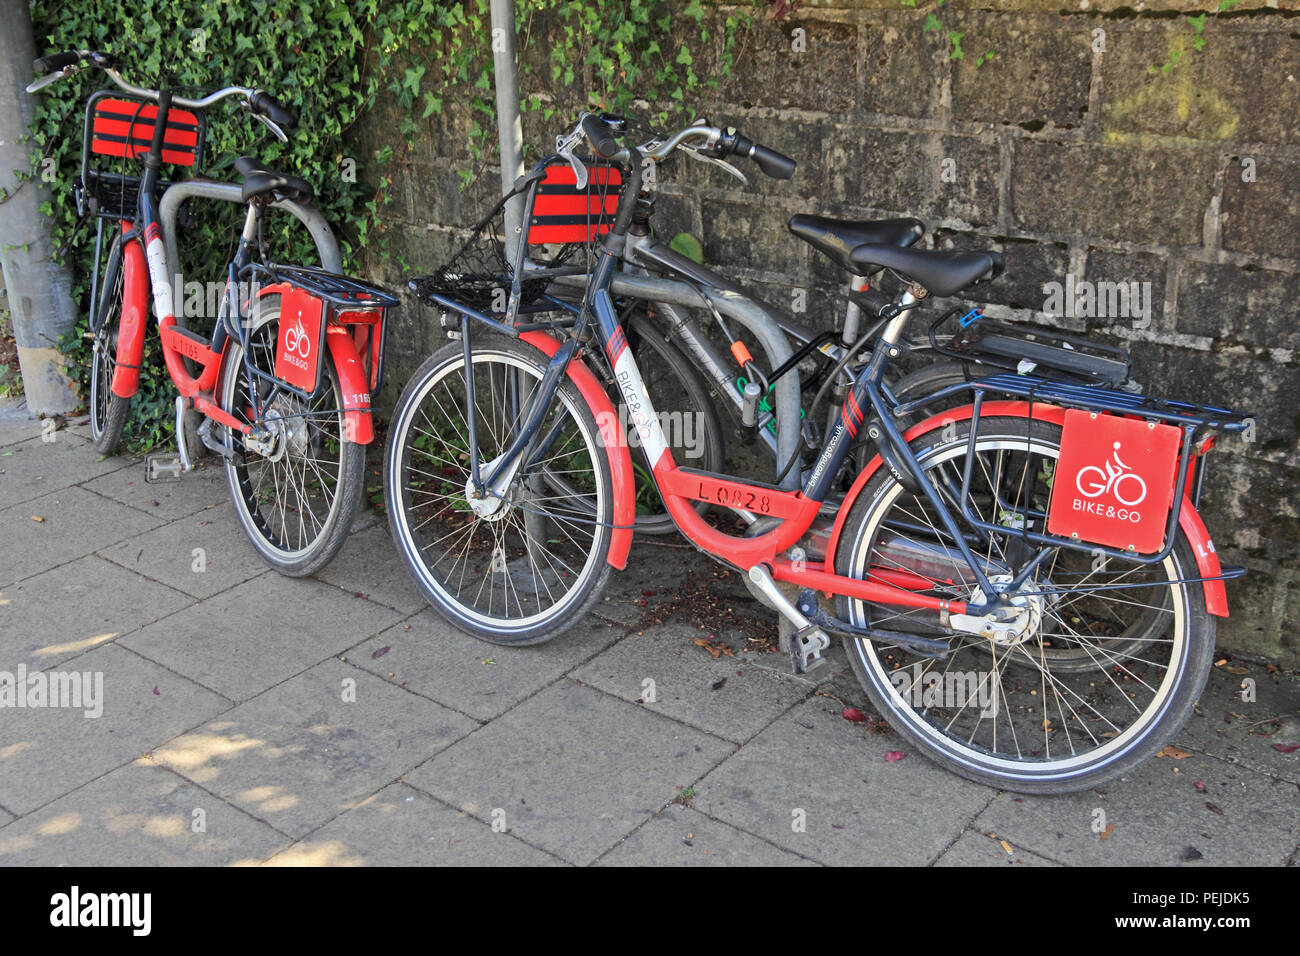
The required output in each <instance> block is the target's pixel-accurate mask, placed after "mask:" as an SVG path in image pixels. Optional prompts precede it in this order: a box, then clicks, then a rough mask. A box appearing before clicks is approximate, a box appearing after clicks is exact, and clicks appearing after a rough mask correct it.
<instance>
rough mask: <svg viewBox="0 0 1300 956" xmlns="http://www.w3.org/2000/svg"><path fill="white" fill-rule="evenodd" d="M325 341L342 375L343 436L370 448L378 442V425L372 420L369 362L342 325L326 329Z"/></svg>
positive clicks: (330, 326) (336, 368) (340, 375)
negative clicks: (368, 373)
mask: <svg viewBox="0 0 1300 956" xmlns="http://www.w3.org/2000/svg"><path fill="white" fill-rule="evenodd" d="M325 342H326V344H328V345H329V347H330V357H331V358H333V359H334V370H335V371H336V372H338V373H339V388H340V389H341V390H342V392H343V408H344V412H343V436H344V438H346V439H347V440H348V441H350V442H355V443H356V444H358V445H369V444H370V443H371V442H372V441H374V440H375V423H374V420H373V419H372V418H371V417H370V380H369V376H368V375H367V374H366V363H365V362H363V361H362V360H361V356H360V355H358V354H357V346H356V343H355V342H353V341H352V335H351V333H350V332H349V331H348V330H347V328H346V327H344V326H342V325H327V326H326V327H325Z"/></svg>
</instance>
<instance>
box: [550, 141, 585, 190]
mask: <svg viewBox="0 0 1300 956" xmlns="http://www.w3.org/2000/svg"><path fill="white" fill-rule="evenodd" d="M583 139H585V137H584V136H583V135H582V127H581V126H579V127H578V128H577V129H575V130H574V131H573V132H572V133H570V134H569V135H568V136H557V137H555V151H556V152H557V153H559V154H560V155H561V156H563V157H564V158H565V159H566V160H568V162H569V165H570V166H572V167H573V178H574V183H575V185H576V186H577V187H578V189H586V188H587V167H586V164H584V163H583V162H582V160H580V159H578V157H577V155H576V154H575V153H574V150H576V149H577V148H578V146H580V145H581V144H582V141H583Z"/></svg>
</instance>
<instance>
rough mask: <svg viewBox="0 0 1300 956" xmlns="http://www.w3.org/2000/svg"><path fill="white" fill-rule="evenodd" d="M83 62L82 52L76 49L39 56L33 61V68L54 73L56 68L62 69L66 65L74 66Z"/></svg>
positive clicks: (38, 71)
mask: <svg viewBox="0 0 1300 956" xmlns="http://www.w3.org/2000/svg"><path fill="white" fill-rule="evenodd" d="M80 62H81V54H80V53H78V52H76V51H75V50H73V51H71V52H69V53H47V54H46V55H45V56H42V57H37V58H36V59H35V60H33V61H32V69H33V70H34V71H35V72H36V73H53V72H54V71H55V70H61V69H63V68H64V67H65V66H72V65H74V64H76V63H80Z"/></svg>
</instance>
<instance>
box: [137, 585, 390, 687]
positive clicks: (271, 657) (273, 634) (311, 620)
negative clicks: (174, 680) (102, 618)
mask: <svg viewBox="0 0 1300 956" xmlns="http://www.w3.org/2000/svg"><path fill="white" fill-rule="evenodd" d="M397 617H398V614H397V612H396V611H394V610H392V609H391V608H387V607H384V606H383V605H380V604H374V603H372V602H370V601H367V600H365V599H364V598H357V597H354V596H353V595H351V594H346V593H344V592H343V591H340V590H339V589H338V588H333V587H330V586H329V585H328V584H321V583H320V582H319V581H312V580H308V579H304V578H286V577H283V576H281V575H279V574H275V573H273V572H272V573H268V574H264V575H262V576H260V577H257V578H254V579H253V580H251V581H247V582H245V583H244V584H241V585H239V586H238V587H234V588H231V589H230V590H228V591H224V592H222V593H221V594H218V595H217V596H216V597H213V598H210V599H209V600H207V601H203V602H201V603H199V604H195V605H193V606H191V607H189V608H187V609H186V610H183V611H180V612H178V613H176V614H173V615H172V616H171V617H168V618H166V619H164V620H162V621H159V622H158V623H157V624H152V625H150V626H149V627H146V628H143V629H141V630H139V631H136V632H134V633H133V634H129V635H127V636H126V637H124V638H121V639H120V640H121V643H122V644H123V645H124V646H126V647H129V648H131V649H132V650H135V651H138V652H139V653H141V654H143V655H144V656H145V657H147V658H149V659H150V660H153V661H157V662H158V663H160V664H163V665H165V666H166V667H170V668H172V669H173V670H175V671H176V672H177V673H180V674H184V675H185V676H186V677H189V678H191V679H192V680H196V681H198V682H199V683H200V684H203V685H204V686H205V687H211V688H212V689H213V690H215V691H217V692H218V693H219V694H222V695H224V696H226V697H228V698H230V699H231V700H233V701H245V700H249V699H251V698H253V697H256V696H257V695H258V694H260V693H262V692H263V691H265V690H266V689H267V688H269V687H274V686H275V685H276V684H278V683H280V682H281V681H283V680H285V679H287V678H289V677H292V676H293V675H294V674H297V673H299V672H301V671H304V670H306V669H307V668H309V667H311V666H313V665H314V664H318V663H320V662H321V661H323V660H326V659H328V658H331V657H335V656H337V655H338V654H340V653H341V652H343V651H345V650H347V649H348V648H349V647H352V646H353V645H355V644H357V643H358V642H360V641H363V640H365V639H366V638H367V637H369V636H370V635H372V634H374V633H376V632H377V631H378V630H380V629H382V628H385V627H387V626H388V625H390V624H392V623H393V622H394V621H395V620H396V619H397Z"/></svg>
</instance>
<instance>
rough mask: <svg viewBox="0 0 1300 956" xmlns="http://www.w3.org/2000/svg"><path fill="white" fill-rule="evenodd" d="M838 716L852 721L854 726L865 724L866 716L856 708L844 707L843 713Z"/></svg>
mask: <svg viewBox="0 0 1300 956" xmlns="http://www.w3.org/2000/svg"><path fill="white" fill-rule="evenodd" d="M840 716H841V717H843V718H844V719H845V720H851V721H853V723H855V724H865V723H866V722H867V715H866V714H864V713H863V712H862V711H860V710H858V709H857V708H856V707H845V708H844V712H843V713H842V714H841V715H840Z"/></svg>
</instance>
